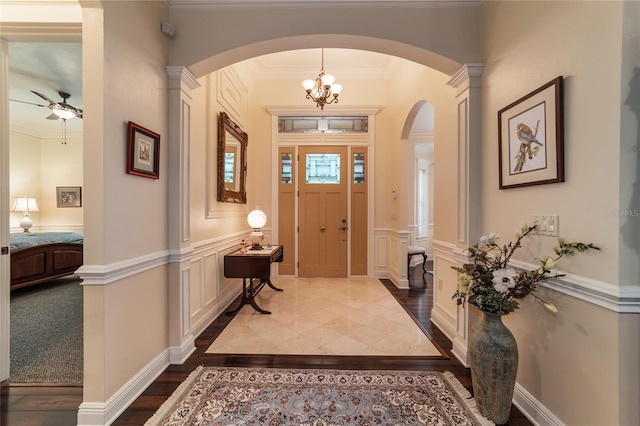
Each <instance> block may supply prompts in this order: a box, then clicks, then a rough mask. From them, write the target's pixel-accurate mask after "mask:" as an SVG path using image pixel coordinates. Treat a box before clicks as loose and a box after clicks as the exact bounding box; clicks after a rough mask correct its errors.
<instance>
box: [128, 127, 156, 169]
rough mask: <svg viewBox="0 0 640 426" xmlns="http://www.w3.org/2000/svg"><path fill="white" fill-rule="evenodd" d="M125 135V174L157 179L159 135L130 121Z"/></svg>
mask: <svg viewBox="0 0 640 426" xmlns="http://www.w3.org/2000/svg"><path fill="white" fill-rule="evenodd" d="M127 134H128V137H127V173H128V174H130V175H135V176H142V177H146V178H150V179H159V177H160V135H159V134H158V133H156V132H153V131H151V130H149V129H145V128H144V127H142V126H140V125H139V124H136V123H134V122H132V121H129V124H128V131H127Z"/></svg>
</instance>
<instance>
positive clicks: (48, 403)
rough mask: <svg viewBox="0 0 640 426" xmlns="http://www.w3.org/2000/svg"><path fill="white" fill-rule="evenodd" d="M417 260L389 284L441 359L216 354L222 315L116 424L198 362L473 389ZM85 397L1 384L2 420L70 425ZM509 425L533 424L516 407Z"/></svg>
mask: <svg viewBox="0 0 640 426" xmlns="http://www.w3.org/2000/svg"><path fill="white" fill-rule="evenodd" d="M421 272H422V266H421V265H418V267H417V268H415V269H414V270H413V271H412V273H411V284H410V288H409V289H408V290H399V289H397V288H396V287H395V286H394V285H393V284H392V283H391V282H390V281H388V280H383V283H384V284H385V286H386V287H387V288H388V289H389V291H390V292H391V293H393V294H394V295H395V297H396V298H397V299H398V300H399V301H400V303H401V304H402V305H403V306H404V307H405V309H407V310H408V311H409V312H410V313H411V314H412V315H413V316H414V317H415V318H416V320H417V321H418V322H419V323H420V324H421V326H422V327H423V329H424V330H425V332H426V333H427V334H428V335H429V337H430V338H431V339H432V341H433V342H434V343H435V344H436V345H437V346H439V347H440V348H442V349H443V350H444V352H445V354H446V355H445V356H443V357H441V358H437V359H434V358H420V357H413V358H410V357H364V356H348V357H347V356H283V355H215V354H206V353H205V351H206V349H207V348H208V347H209V346H210V344H211V342H213V340H214V339H215V338H216V336H217V335H218V334H219V333H220V332H221V331H222V330H223V329H224V327H225V326H226V325H227V324H228V323H229V322H230V321H231V319H232V318H230V317H227V316H225V315H221V316H220V317H219V318H218V319H216V320H215V321H214V322H213V323H212V324H211V325H210V326H209V327H207V329H206V330H205V331H204V332H203V333H202V334H201V335H200V336H198V338H197V339H196V351H195V352H194V354H193V355H192V356H191V357H189V359H188V360H187V361H186V362H185V363H184V364H183V365H171V366H169V367H168V368H167V369H166V370H165V371H164V372H163V373H162V374H161V375H160V376H159V377H158V379H157V380H156V381H155V382H154V383H153V384H151V386H149V388H148V389H147V390H145V392H144V393H143V394H142V395H140V397H138V399H136V400H135V401H134V402H133V404H132V405H131V406H130V407H129V408H127V410H125V411H124V412H123V413H122V414H121V415H120V417H119V418H118V419H117V420H116V421H115V422H114V423H113V424H114V425H120V426H125V425H131V426H139V425H143V424H144V423H145V421H146V420H147V419H148V418H149V417H151V416H152V415H153V413H154V412H155V411H156V410H157V409H158V408H159V407H160V405H161V404H162V403H163V402H164V401H165V400H166V399H167V398H168V397H169V396H170V395H171V394H172V393H173V391H174V390H175V389H176V388H177V387H178V385H179V384H180V383H181V382H182V381H183V380H184V379H185V378H186V377H187V375H188V374H189V373H190V372H191V371H192V370H193V369H194V368H195V367H197V366H198V365H206V366H235V367H279V368H335V369H372V370H373V369H378V370H424V371H427V370H430V371H445V370H448V371H451V372H452V373H453V374H455V376H456V377H457V378H458V379H459V380H460V382H461V383H462V384H463V385H464V386H465V387H467V388H468V389H469V390H470V391H471V375H470V372H469V370H468V369H466V368H464V367H463V366H462V365H461V364H460V362H458V360H457V359H456V358H455V357H454V356H453V355H452V354H451V342H450V341H449V340H448V339H447V337H446V336H445V335H444V334H442V332H440V330H438V328H436V327H435V326H433V325H432V324H431V322H430V320H429V317H430V315H431V306H432V300H433V291H432V289H433V286H432V277H431V276H430V275H429V274H424V276H423V275H421ZM81 402H82V388H80V387H51V386H37V387H30V386H3V387H2V389H1V393H0V425H9V426H13V425H25V426H26V425H29V426H49V425H51V426H66V425H69V426H71V425H75V424H76V419H77V408H78V406H79V405H80V403H81ZM508 424H509V425H510V426H524V425H532V423H531V422H530V421H529V420H528V419H527V418H526V417H524V416H523V415H522V414H521V413H520V412H519V411H518V410H517V409H516V408H515V407H512V410H511V418H510V419H509V423H508Z"/></svg>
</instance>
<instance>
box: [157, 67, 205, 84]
mask: <svg viewBox="0 0 640 426" xmlns="http://www.w3.org/2000/svg"><path fill="white" fill-rule="evenodd" d="M165 69H166V70H167V75H168V76H169V80H172V81H175V80H179V81H180V83H184V84H186V85H187V87H188V88H189V90H193V89H197V88H198V87H200V83H199V82H198V80H197V79H196V78H195V77H194V75H193V74H192V73H191V71H189V68H187V67H183V66H181V65H180V66H175V65H170V66H167V67H165Z"/></svg>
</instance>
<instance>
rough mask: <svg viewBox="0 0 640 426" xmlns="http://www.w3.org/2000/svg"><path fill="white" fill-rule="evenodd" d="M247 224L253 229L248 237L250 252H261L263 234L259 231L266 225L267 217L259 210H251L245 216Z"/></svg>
mask: <svg viewBox="0 0 640 426" xmlns="http://www.w3.org/2000/svg"><path fill="white" fill-rule="evenodd" d="M247 222H248V223H249V226H250V227H252V228H253V231H252V232H251V234H250V235H249V242H250V243H251V250H262V240H263V239H264V234H263V233H262V231H261V230H260V229H262V227H263V226H264V225H265V224H266V223H267V215H266V214H265V213H264V212H263V211H262V210H259V209H256V210H251V211H250V212H249V214H248V215H247Z"/></svg>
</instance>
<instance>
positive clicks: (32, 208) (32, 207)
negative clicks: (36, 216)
mask: <svg viewBox="0 0 640 426" xmlns="http://www.w3.org/2000/svg"><path fill="white" fill-rule="evenodd" d="M11 211H13V212H22V214H23V216H22V220H21V221H20V227H21V228H22V229H24V232H31V231H29V228H31V227H32V226H33V221H32V220H31V217H30V213H31V212H39V211H40V209H39V208H38V203H37V202H36V199H35V198H34V197H16V199H15V202H14V203H13V208H12V209H11Z"/></svg>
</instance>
